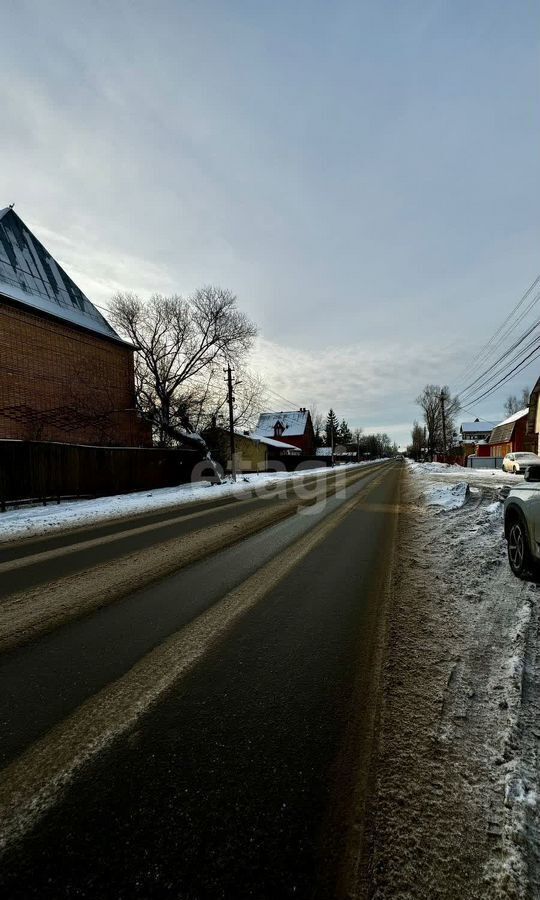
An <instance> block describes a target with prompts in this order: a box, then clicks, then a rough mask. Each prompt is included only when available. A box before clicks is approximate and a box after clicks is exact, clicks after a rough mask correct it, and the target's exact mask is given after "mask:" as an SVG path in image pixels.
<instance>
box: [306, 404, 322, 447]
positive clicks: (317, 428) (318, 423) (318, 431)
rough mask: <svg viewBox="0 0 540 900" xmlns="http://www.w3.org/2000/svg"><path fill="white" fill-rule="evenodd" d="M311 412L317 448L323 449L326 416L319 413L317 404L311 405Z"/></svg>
mask: <svg viewBox="0 0 540 900" xmlns="http://www.w3.org/2000/svg"><path fill="white" fill-rule="evenodd" d="M310 412H311V421H312V423H313V433H314V435H315V446H316V447H322V444H323V434H324V421H325V419H324V416H323V414H322V413H321V412H319V408H318V406H317V404H316V403H312V404H311V406H310Z"/></svg>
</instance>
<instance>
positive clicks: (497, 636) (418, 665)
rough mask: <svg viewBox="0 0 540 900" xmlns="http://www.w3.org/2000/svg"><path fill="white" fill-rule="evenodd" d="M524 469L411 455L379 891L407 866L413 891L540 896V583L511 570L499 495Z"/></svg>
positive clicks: (382, 788)
mask: <svg viewBox="0 0 540 900" xmlns="http://www.w3.org/2000/svg"><path fill="white" fill-rule="evenodd" d="M520 480H521V478H520V477H519V476H511V475H507V474H505V473H503V472H491V471H487V472H486V471H485V470H479V471H477V472H474V471H471V470H468V469H464V468H462V467H458V466H441V465H440V464H434V465H417V464H414V463H408V464H407V471H406V475H405V486H404V494H403V501H404V502H403V515H402V525H401V536H400V547H399V551H398V554H399V560H398V566H397V571H396V578H395V586H396V587H395V590H396V593H395V598H396V599H395V604H394V609H393V614H392V615H393V619H392V622H391V625H390V638H389V663H388V671H387V676H386V678H387V682H386V689H385V690H386V697H387V699H386V708H385V712H384V721H383V725H382V747H383V750H382V761H381V764H380V775H379V785H378V796H377V804H378V809H377V819H378V823H377V832H378V835H377V840H376V845H377V851H376V859H375V870H376V871H380V872H381V873H382V874H381V875H380V879H379V882H378V883H377V885H376V887H377V889H378V891H379V893H378V894H377V896H380V897H381V898H383V897H384V898H390V897H393V896H397V895H399V896H401V895H402V893H400V891H402V892H403V891H404V880H405V882H406V879H407V878H410V884H409V883H408V882H406V887H407V888H408V889H409V890H410V892H411V896H413V895H414V896H430V895H431V893H430V891H431V889H432V886H433V884H434V883H437V885H438V893H437V896H440V897H441V898H453V897H455V896H466V897H468V898H469V900H484V898H485V897H488V896H489V897H500V898H510V897H512V898H521V897H523V898H525V897H528V896H531V897H532V896H540V893H538V892H539V891H540V866H539V855H538V846H539V843H538V842H539V829H538V818H537V810H536V802H537V795H538V769H537V759H538V757H539V754H538V749H539V748H538V744H539V741H538V737H537V734H538V721H537V714H538V701H539V696H538V677H537V676H538V667H539V665H540V653H539V652H538V649H539V648H538V626H539V620H538V602H537V600H538V596H539V586H538V585H537V584H535V583H532V582H527V581H520V580H518V579H517V578H515V577H514V575H513V574H512V572H511V571H510V568H509V566H508V562H507V558H506V542H505V539H504V534H503V518H502V512H503V504H502V502H501V499H500V497H501V488H502V487H505V486H511V485H512V484H515V483H519V481H520ZM385 754H386V755H385ZM411 760H414V761H415V763H414V766H413V767H411ZM464 833H466V834H467V841H466V842H465V843H464V842H463V834H464ZM404 836H406V838H404ZM417 847H422V848H423V855H422V860H423V864H422V868H421V870H420V871H419V869H418V866H417V865H416V862H417V854H416V848H417ZM377 877H379V876H377ZM403 895H404V894H403ZM407 895H408V894H407Z"/></svg>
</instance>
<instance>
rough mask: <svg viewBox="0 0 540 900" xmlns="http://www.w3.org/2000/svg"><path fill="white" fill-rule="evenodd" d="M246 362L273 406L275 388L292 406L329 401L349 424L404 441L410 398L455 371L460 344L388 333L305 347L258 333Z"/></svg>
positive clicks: (412, 408)
mask: <svg viewBox="0 0 540 900" xmlns="http://www.w3.org/2000/svg"><path fill="white" fill-rule="evenodd" d="M252 362H253V366H254V367H255V368H258V369H259V371H260V372H261V374H262V376H263V378H265V380H266V381H267V383H268V385H269V386H270V388H271V391H269V392H268V394H267V397H266V400H267V402H268V404H269V405H273V408H274V409H277V408H279V404H280V402H281V403H283V402H284V400H283V401H280V397H278V396H276V395H277V394H279V395H281V397H283V398H287V399H288V400H289V401H292V403H293V404H294V406H295V407H297V406H311V405H312V404H316V406H317V407H318V409H319V411H320V412H324V413H326V411H327V410H328V409H329V408H330V407H333V409H334V410H335V411H336V413H337V415H338V416H339V418H345V419H347V421H348V422H349V425H351V426H354V427H356V426H360V427H362V428H364V429H365V430H367V431H387V432H388V433H389V434H390V435H391V437H393V438H394V439H395V440H397V441H398V442H400V443H404V442H406V440H407V439H408V437H409V432H410V428H411V425H412V423H413V421H414V419H415V418H418V417H419V409H418V407H417V406H416V404H415V398H416V396H417V395H418V393H419V391H420V390H421V388H422V386H423V385H424V384H426V383H429V382H437V381H438V380H439V378H440V375H441V373H444V372H448V371H455V370H456V369H457V367H458V366H460V365H461V363H462V347H461V346H456V345H453V346H452V345H450V346H448V347H447V348H446V349H445V350H443V351H441V350H440V349H438V348H434V347H431V348H430V347H429V346H428V347H426V344H425V343H423V342H422V341H421V340H420V339H418V340H417V341H416V342H414V343H412V342H411V341H408V340H407V341H403V342H401V341H398V340H396V339H395V338H394V339H392V340H391V341H388V342H384V343H382V342H380V343H378V344H373V343H371V342H370V343H365V344H361V343H354V344H347V345H344V346H333V347H323V348H319V349H313V350H306V349H299V348H298V347H294V346H290V345H284V344H281V343H276V342H274V341H269V340H266V339H264V338H260V339H259V340H258V342H257V347H256V349H255V351H254V353H253V360H252ZM438 376H439V377H438ZM272 391H273V392H274V393H272ZM405 415H409V416H410V418H409V419H408V421H407V420H406V419H405V421H404V417H405Z"/></svg>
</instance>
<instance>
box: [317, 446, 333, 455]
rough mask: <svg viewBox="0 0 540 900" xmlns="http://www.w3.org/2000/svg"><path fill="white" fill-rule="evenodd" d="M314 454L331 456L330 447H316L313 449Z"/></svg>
mask: <svg viewBox="0 0 540 900" xmlns="http://www.w3.org/2000/svg"><path fill="white" fill-rule="evenodd" d="M315 456H332V448H331V447H317V449H316V450H315Z"/></svg>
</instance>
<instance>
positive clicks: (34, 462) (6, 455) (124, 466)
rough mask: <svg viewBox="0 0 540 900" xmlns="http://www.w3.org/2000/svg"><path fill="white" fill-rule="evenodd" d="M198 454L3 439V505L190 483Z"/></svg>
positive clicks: (0, 466)
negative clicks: (47, 498) (14, 502)
mask: <svg viewBox="0 0 540 900" xmlns="http://www.w3.org/2000/svg"><path fill="white" fill-rule="evenodd" d="M200 459H201V455H200V454H199V453H198V452H197V451H196V450H184V449H178V448H174V449H162V448H157V447H156V448H140V447H91V446H84V445H78V444H55V443H46V442H42V441H9V440H8V441H0V504H1V505H2V506H4V507H5V504H6V502H8V501H12V500H33V499H39V500H41V499H44V498H46V497H50V498H53V497H66V496H74V497H77V496H81V495H85V496H93V497H100V496H108V495H111V494H125V493H128V492H129V491H144V490H150V489H152V488H161V487H173V486H174V485H176V484H182V483H183V482H186V481H189V480H190V479H191V475H192V472H193V468H194V466H195V465H196V463H198V462H199V461H200Z"/></svg>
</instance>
